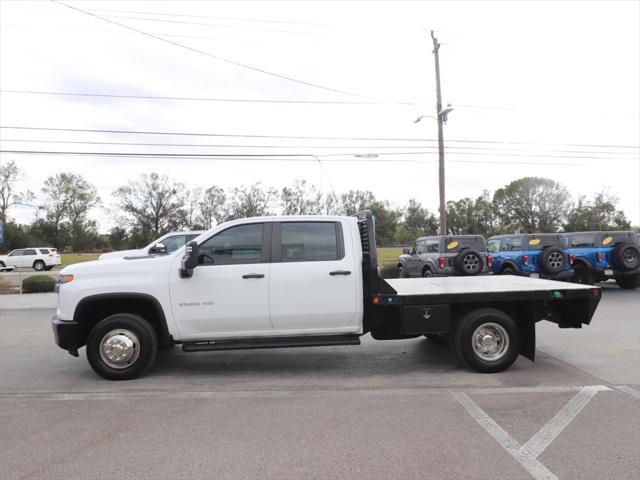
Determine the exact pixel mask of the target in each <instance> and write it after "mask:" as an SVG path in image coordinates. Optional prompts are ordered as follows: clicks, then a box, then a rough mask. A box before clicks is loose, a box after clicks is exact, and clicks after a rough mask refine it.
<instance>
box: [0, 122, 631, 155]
mask: <svg viewBox="0 0 640 480" xmlns="http://www.w3.org/2000/svg"><path fill="white" fill-rule="evenodd" d="M0 128H5V129H11V130H42V131H62V132H89V133H118V134H127V135H166V136H169V135H176V136H196V137H230V138H287V139H299V140H358V141H388V142H398V141H400V142H402V141H405V142H435V141H436V140H435V139H430V138H384V137H333V136H309V135H306V136H303V135H257V134H232V133H200V132H198V133H195V132H193V133H192V132H158V131H141V130H108V129H89V128H62V127H31V126H15V125H0ZM447 142H453V143H480V144H496V145H532V146H549V147H586V148H633V149H640V146H638V145H595V144H578V143H533V142H507V141H493V140H467V139H464V140H463V139H447Z"/></svg>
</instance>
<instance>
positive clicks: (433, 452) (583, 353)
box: [0, 286, 640, 479]
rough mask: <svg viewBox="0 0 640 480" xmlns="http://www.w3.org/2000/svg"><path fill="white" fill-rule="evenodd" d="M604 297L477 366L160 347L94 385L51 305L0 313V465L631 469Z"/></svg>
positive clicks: (562, 474)
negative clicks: (62, 344)
mask: <svg viewBox="0 0 640 480" xmlns="http://www.w3.org/2000/svg"><path fill="white" fill-rule="evenodd" d="M604 290H605V291H604V292H603V300H602V303H601V305H600V307H599V309H598V311H597V312H596V316H595V318H594V320H593V322H592V325H591V326H588V327H585V328H584V329H581V330H571V329H570V330H560V329H558V328H557V327H556V326H555V325H551V324H549V325H546V324H544V323H542V324H539V325H538V326H539V328H538V347H539V351H538V359H537V361H536V362H535V363H531V362H529V361H528V360H526V359H523V358H520V359H519V360H518V361H517V363H516V364H515V365H514V367H513V368H511V369H510V370H508V371H506V372H503V373H499V374H493V375H482V374H478V373H473V372H471V371H469V370H466V369H462V368H461V367H460V366H459V365H457V364H456V361H455V358H454V356H453V355H452V354H451V353H449V352H448V350H447V348H446V347H440V346H437V345H434V344H431V343H430V342H428V341H427V340H423V339H415V340H402V341H393V342H375V341H372V340H370V339H369V338H368V337H365V338H364V339H363V340H364V341H363V345H362V346H360V347H322V348H308V349H305V348H302V349H283V350H257V351H228V352H209V353H200V354H188V355H187V354H184V353H182V352H181V351H180V350H179V348H176V349H174V350H172V351H170V352H164V353H162V354H161V356H160V358H159V361H158V362H157V364H156V365H155V366H154V368H153V369H152V370H151V371H150V372H149V373H148V374H147V375H146V376H145V377H143V378H141V379H138V380H134V381H128V382H109V381H106V380H103V379H102V378H100V377H98V376H97V375H96V374H95V373H94V372H93V371H92V370H91V369H90V367H89V366H88V364H87V362H86V359H85V358H84V352H83V351H81V352H80V355H81V358H80V359H75V358H73V357H71V356H69V355H68V354H66V353H65V352H64V351H62V350H60V349H58V348H57V347H56V346H55V344H54V343H53V339H52V334H51V328H50V325H49V317H50V315H51V314H52V312H51V311H50V310H24V311H2V312H0V422H1V424H2V429H0V432H1V433H0V475H1V476H2V477H3V478H10V479H13V478H16V479H17V478H42V479H56V478H65V479H69V478H95V479H102V478H105V479H106V478H113V477H114V476H124V477H126V478H135V479H147V478H148V479H151V478H172V479H180V478H191V479H193V478H261V479H262V478H345V477H348V478H421V479H424V478H430V479H432V478H479V479H480V478H482V479H487V478H491V479H500V478H505V479H518V478H523V479H525V478H561V479H565V478H566V479H569V478H571V479H572V478H580V479H589V478H593V479H596V478H618V479H624V478H637V475H638V472H640V397H638V396H637V395H640V393H638V388H639V387H640V294H639V293H638V292H637V291H635V292H634V291H622V290H619V289H618V288H617V287H615V286H612V287H610V286H605V288H604ZM0 301H2V299H1V298H0ZM584 387H587V388H584ZM545 425H546V426H545Z"/></svg>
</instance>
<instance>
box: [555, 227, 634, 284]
mask: <svg viewBox="0 0 640 480" xmlns="http://www.w3.org/2000/svg"><path fill="white" fill-rule="evenodd" d="M565 237H566V239H567V243H568V247H569V253H570V254H571V255H572V257H573V258H574V267H573V268H574V270H575V272H576V274H575V281H576V282H577V283H584V284H587V285H592V284H593V283H595V282H602V281H606V280H609V279H611V278H613V279H615V281H616V283H617V284H618V285H619V286H620V287H621V288H624V289H628V290H632V289H635V288H638V287H640V248H639V247H640V243H639V242H640V238H639V236H638V235H637V234H636V233H635V232H570V233H565Z"/></svg>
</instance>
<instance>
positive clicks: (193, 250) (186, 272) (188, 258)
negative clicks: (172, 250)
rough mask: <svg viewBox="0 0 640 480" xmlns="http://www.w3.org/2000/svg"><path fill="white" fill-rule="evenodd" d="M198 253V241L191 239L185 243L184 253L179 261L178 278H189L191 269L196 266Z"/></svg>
mask: <svg viewBox="0 0 640 480" xmlns="http://www.w3.org/2000/svg"><path fill="white" fill-rule="evenodd" d="M199 253H200V245H198V242H195V241H191V242H189V243H187V244H186V245H185V248H184V255H183V257H182V262H181V263H180V278H191V277H192V276H193V269H194V268H196V267H197V266H198V256H199Z"/></svg>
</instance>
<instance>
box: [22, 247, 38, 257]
mask: <svg viewBox="0 0 640 480" xmlns="http://www.w3.org/2000/svg"><path fill="white" fill-rule="evenodd" d="M22 254H23V255H36V250H35V248H28V249H27V250H25V251H24V252H22Z"/></svg>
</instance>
